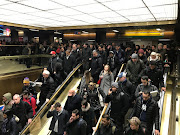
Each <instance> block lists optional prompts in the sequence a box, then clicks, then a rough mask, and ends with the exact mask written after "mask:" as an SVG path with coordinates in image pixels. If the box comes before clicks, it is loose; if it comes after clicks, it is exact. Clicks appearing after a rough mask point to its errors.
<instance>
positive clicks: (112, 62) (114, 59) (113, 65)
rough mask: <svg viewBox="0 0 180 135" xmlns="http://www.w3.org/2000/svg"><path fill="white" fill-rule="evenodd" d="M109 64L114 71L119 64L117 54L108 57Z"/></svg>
mask: <svg viewBox="0 0 180 135" xmlns="http://www.w3.org/2000/svg"><path fill="white" fill-rule="evenodd" d="M107 65H109V66H110V68H111V71H113V70H114V69H115V68H116V67H117V66H118V58H117V56H115V55H114V56H113V57H109V56H108V58H107Z"/></svg>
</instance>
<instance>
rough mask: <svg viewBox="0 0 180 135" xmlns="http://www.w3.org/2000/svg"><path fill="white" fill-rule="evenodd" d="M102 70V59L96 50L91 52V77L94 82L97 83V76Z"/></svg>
mask: <svg viewBox="0 0 180 135" xmlns="http://www.w3.org/2000/svg"><path fill="white" fill-rule="evenodd" d="M102 69H103V63H102V58H101V56H100V55H99V54H98V52H97V51H96V50H94V51H93V58H92V61H91V75H92V77H93V79H94V82H96V83H97V81H98V80H99V74H100V72H101V70H102Z"/></svg>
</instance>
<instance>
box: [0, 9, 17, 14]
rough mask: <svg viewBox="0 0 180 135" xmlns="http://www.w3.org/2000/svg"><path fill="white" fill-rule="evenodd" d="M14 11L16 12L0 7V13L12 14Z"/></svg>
mask: <svg viewBox="0 0 180 135" xmlns="http://www.w3.org/2000/svg"><path fill="white" fill-rule="evenodd" d="M16 13H18V12H14V11H11V10H8V9H2V8H0V15H14V14H16Z"/></svg>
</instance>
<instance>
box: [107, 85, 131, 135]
mask: <svg viewBox="0 0 180 135" xmlns="http://www.w3.org/2000/svg"><path fill="white" fill-rule="evenodd" d="M110 101H111V113H110V116H111V118H113V119H114V120H115V122H116V124H117V127H118V128H119V130H120V132H121V134H122V131H123V123H124V116H125V115H126V113H127V111H128V108H129V99H128V97H127V95H126V94H124V93H123V92H121V91H120V90H119V86H118V83H117V82H113V83H112V88H111V89H110V90H109V93H108V95H107V96H106V98H105V103H109V102H110Z"/></svg>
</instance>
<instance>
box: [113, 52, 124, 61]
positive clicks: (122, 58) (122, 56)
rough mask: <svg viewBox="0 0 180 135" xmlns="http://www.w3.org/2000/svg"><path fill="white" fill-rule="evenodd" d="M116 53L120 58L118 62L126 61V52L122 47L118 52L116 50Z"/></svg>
mask: <svg viewBox="0 0 180 135" xmlns="http://www.w3.org/2000/svg"><path fill="white" fill-rule="evenodd" d="M114 54H115V55H116V56H117V58H118V64H122V63H123V62H124V61H125V52H124V51H123V50H122V49H119V51H118V52H117V51H116V50H115V51H114Z"/></svg>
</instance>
